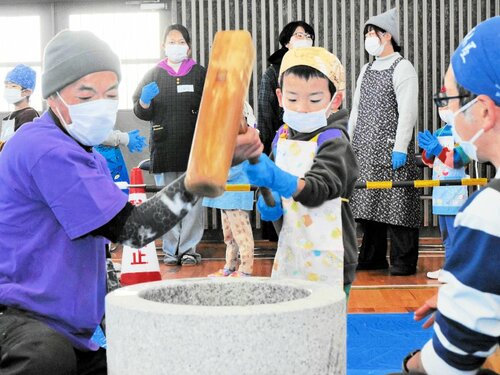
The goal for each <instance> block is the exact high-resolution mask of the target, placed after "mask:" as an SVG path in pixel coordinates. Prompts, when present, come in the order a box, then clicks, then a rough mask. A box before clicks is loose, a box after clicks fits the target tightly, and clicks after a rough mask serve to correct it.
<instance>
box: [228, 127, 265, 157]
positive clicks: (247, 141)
mask: <svg viewBox="0 0 500 375" xmlns="http://www.w3.org/2000/svg"><path fill="white" fill-rule="evenodd" d="M263 150H264V145H263V144H262V142H261V141H260V137H259V132H258V131H257V129H254V128H250V127H249V128H248V129H247V131H246V132H245V133H243V134H238V137H237V138H236V148H235V150H234V155H233V163H232V165H236V164H240V163H242V162H243V161H245V160H247V159H252V158H257V157H259V155H260V154H262V151H263Z"/></svg>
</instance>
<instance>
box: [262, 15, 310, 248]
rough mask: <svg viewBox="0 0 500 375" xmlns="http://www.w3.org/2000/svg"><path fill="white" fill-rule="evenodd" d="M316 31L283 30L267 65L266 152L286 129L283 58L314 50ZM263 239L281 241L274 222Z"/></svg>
mask: <svg viewBox="0 0 500 375" xmlns="http://www.w3.org/2000/svg"><path fill="white" fill-rule="evenodd" d="M314 40H315V34H314V29H313V28H312V27H311V26H310V25H309V24H308V23H306V22H304V21H292V22H290V23H288V24H287V25H285V27H283V30H281V32H280V35H279V43H280V45H281V48H280V49H278V50H277V51H276V52H274V53H273V54H272V55H271V56H269V58H268V59H267V61H268V62H269V67H268V68H267V69H266V71H265V72H264V75H263V76H262V79H261V81H260V84H259V94H258V118H257V129H258V130H259V131H260V139H261V140H262V143H264V152H265V153H266V154H268V155H269V154H270V153H271V143H272V141H273V139H274V136H275V135H276V132H277V131H278V129H279V128H280V127H281V125H283V109H282V108H281V107H280V105H279V103H278V97H277V96H276V90H277V89H278V87H279V85H278V72H279V71H280V67H281V61H282V60H283V56H284V55H285V53H287V51H288V50H289V49H292V48H300V47H312V46H313V45H314ZM262 238H263V239H269V240H271V241H277V240H278V236H277V234H276V231H275V229H274V226H273V224H272V223H271V222H268V221H264V222H262Z"/></svg>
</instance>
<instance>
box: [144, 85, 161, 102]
mask: <svg viewBox="0 0 500 375" xmlns="http://www.w3.org/2000/svg"><path fill="white" fill-rule="evenodd" d="M159 93H160V88H159V87H158V85H157V84H156V82H154V81H153V82H150V83H148V84H147V85H146V86H144V87H143V88H142V92H141V98H140V99H141V101H142V102H143V103H144V104H146V105H149V104H150V103H151V100H153V98H154V97H155V96H156V95H158V94H159Z"/></svg>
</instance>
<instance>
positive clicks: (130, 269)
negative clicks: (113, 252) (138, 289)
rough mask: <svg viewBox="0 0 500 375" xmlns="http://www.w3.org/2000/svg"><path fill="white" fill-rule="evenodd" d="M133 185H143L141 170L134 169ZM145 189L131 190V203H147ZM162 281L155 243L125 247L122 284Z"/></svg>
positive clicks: (132, 174)
mask: <svg viewBox="0 0 500 375" xmlns="http://www.w3.org/2000/svg"><path fill="white" fill-rule="evenodd" d="M130 184H131V185H143V184H144V178H143V177H142V171H141V170H140V169H139V168H133V169H132V173H131V176H130ZM146 199H147V198H146V191H145V189H144V188H130V191H129V202H130V203H132V204H133V205H136V206H137V205H139V204H141V203H142V202H144V201H146ZM159 280H161V274H160V264H159V263H158V256H157V255H156V246H155V243H154V241H153V242H151V243H149V244H147V245H146V246H144V247H141V248H140V249H133V248H131V247H129V246H125V245H124V246H123V254H122V269H121V277H120V282H121V284H122V285H132V284H139V283H145V282H148V281H159Z"/></svg>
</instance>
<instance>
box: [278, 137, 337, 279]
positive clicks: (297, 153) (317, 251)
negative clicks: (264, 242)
mask: <svg viewBox="0 0 500 375" xmlns="http://www.w3.org/2000/svg"><path fill="white" fill-rule="evenodd" d="M317 138H318V135H317V136H316V137H314V138H313V139H312V140H311V141H294V140H289V139H284V138H280V139H279V140H278V144H277V150H276V165H277V166H279V167H280V168H282V169H283V170H285V171H287V172H289V173H291V174H293V175H295V176H298V177H304V174H305V173H306V172H307V171H308V170H309V169H310V168H311V165H312V163H313V159H314V156H315V155H316V151H317ZM282 204H283V212H284V214H283V226H282V229H281V232H280V234H279V240H278V250H277V252H276V256H275V259H274V265H273V271H272V275H271V277H274V278H295V279H303V280H310V281H320V282H325V283H328V284H330V285H338V286H339V287H341V288H342V287H343V285H344V283H343V278H344V245H343V242H342V217H341V211H340V210H341V198H336V199H332V200H329V201H326V202H325V203H323V204H322V205H321V206H319V207H306V206H304V205H302V204H301V203H299V202H296V201H294V200H293V198H282Z"/></svg>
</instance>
